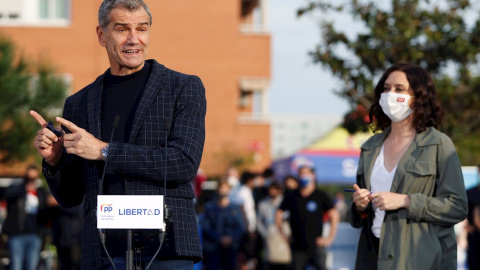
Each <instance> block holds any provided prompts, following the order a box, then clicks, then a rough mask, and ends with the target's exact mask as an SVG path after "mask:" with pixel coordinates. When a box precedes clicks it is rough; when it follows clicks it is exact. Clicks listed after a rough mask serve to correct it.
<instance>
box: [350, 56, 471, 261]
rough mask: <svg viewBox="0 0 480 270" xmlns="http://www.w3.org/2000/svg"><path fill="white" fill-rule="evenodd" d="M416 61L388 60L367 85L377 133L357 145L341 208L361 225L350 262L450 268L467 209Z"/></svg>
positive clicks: (428, 82) (431, 90)
mask: <svg viewBox="0 0 480 270" xmlns="http://www.w3.org/2000/svg"><path fill="white" fill-rule="evenodd" d="M442 118H443V112H442V110H441V108H440V104H439V102H438V100H437V96H436V90H435V85H434V83H433V80H432V79H431V77H430V75H429V74H428V73H427V72H426V71H425V70H424V69H423V68H421V67H419V66H416V65H411V64H395V65H393V66H391V67H390V68H389V69H388V70H387V71H386V72H385V73H384V74H383V76H382V77H381V78H380V81H379V82H378V84H377V86H376V88H375V90H374V102H373V105H372V107H371V109H370V119H371V120H372V121H373V124H374V130H375V131H382V132H381V133H377V134H375V135H374V136H372V138H370V139H369V140H368V141H367V142H365V143H364V144H363V145H362V147H361V150H362V151H361V156H360V160H359V164H358V170H357V183H356V184H354V185H353V187H354V189H355V192H354V193H353V201H352V204H351V205H350V207H349V209H348V211H347V218H348V220H349V222H350V223H351V225H352V226H353V227H356V228H362V233H361V235H360V240H359V246H358V251H357V259H356V269H369V270H371V269H457V245H456V237H455V232H454V230H453V226H454V225H455V224H456V223H458V222H460V221H462V220H464V219H465V217H466V215H467V209H468V207H467V197H466V192H465V186H464V182H463V176H462V171H461V167H460V162H459V159H458V156H457V153H456V150H455V146H454V145H453V143H452V141H451V140H450V139H449V138H448V137H447V136H446V135H445V134H443V133H441V132H439V131H438V130H437V128H438V127H439V125H440V124H441V122H442Z"/></svg>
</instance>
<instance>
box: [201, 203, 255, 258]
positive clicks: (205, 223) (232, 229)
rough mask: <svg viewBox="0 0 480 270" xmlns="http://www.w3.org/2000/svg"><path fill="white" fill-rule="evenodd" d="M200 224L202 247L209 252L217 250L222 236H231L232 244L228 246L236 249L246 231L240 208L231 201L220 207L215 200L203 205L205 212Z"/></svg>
mask: <svg viewBox="0 0 480 270" xmlns="http://www.w3.org/2000/svg"><path fill="white" fill-rule="evenodd" d="M200 226H201V228H202V236H203V237H202V240H203V248H204V250H205V251H206V252H210V253H215V252H217V251H218V249H219V247H220V244H219V243H220V239H221V238H222V237H223V236H230V237H232V239H233V244H232V246H231V247H230V248H231V249H233V250H237V249H238V247H239V244H240V240H241V238H242V236H243V234H244V233H245V231H246V227H245V222H244V220H243V214H242V209H241V208H240V207H239V206H237V205H235V204H232V203H230V204H229V205H228V206H227V207H225V208H221V207H220V206H218V203H217V202H216V201H211V202H209V203H207V204H206V205H205V213H204V214H203V217H202V218H201V220H200Z"/></svg>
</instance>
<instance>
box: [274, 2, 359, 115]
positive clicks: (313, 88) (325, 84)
mask: <svg viewBox="0 0 480 270" xmlns="http://www.w3.org/2000/svg"><path fill="white" fill-rule="evenodd" d="M305 3H306V1H304V0H270V1H269V5H270V20H269V21H270V29H271V36H272V77H271V85H270V92H269V95H270V96H269V111H270V113H272V114H294V115H301V114H308V115H334V116H338V115H340V116H343V115H344V114H345V113H346V112H347V111H348V110H349V108H350V106H349V104H348V103H347V101H346V100H345V99H342V98H340V97H339V96H337V95H335V94H334V89H335V88H336V84H338V83H339V82H338V81H337V79H335V78H333V76H332V74H331V73H329V72H328V71H327V70H325V69H323V68H322V67H321V66H320V65H316V64H314V63H313V62H312V60H311V58H310V56H309V55H308V52H309V51H312V50H313V49H314V48H315V46H316V44H318V41H319V40H320V29H319V27H318V25H317V24H316V22H315V20H314V19H313V18H312V17H311V16H303V17H301V18H297V17H296V11H297V9H298V8H299V7H301V6H302V5H303V4H305ZM337 88H338V87H337Z"/></svg>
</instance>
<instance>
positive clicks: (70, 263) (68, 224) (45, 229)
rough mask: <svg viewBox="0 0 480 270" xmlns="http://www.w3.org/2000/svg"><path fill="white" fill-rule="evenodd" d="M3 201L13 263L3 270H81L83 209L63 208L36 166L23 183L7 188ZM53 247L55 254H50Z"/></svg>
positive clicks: (5, 231) (4, 229) (28, 169)
mask: <svg viewBox="0 0 480 270" xmlns="http://www.w3.org/2000/svg"><path fill="white" fill-rule="evenodd" d="M1 199H2V206H4V207H5V208H6V209H5V210H6V211H5V212H4V213H5V214H6V215H5V216H3V217H2V219H3V224H2V227H1V228H2V230H1V233H2V234H3V235H5V236H6V239H7V241H6V243H5V244H6V249H7V250H8V254H9V256H8V258H9V260H8V261H7V263H5V265H3V264H2V265H1V266H0V268H2V269H3V267H6V266H8V268H7V269H10V270H22V269H27V270H37V269H44V270H50V269H62V270H73V269H80V265H81V262H80V254H81V250H80V241H81V231H82V209H81V206H79V207H74V208H71V209H65V208H63V207H61V206H59V205H58V203H57V201H56V200H55V199H54V198H53V196H52V195H51V194H50V192H49V190H48V188H45V187H44V185H43V184H42V181H41V179H40V172H39V169H38V168H37V167H36V166H34V165H30V166H28V167H27V169H26V171H25V175H24V177H23V178H22V179H21V181H18V182H14V183H12V184H11V185H10V186H9V187H7V188H6V189H5V190H4V191H3V192H2V196H1ZM2 239H3V238H2ZM51 247H55V248H54V250H55V252H48V250H51ZM41 254H44V256H41ZM53 254H56V256H55V258H56V259H55V260H54V256H53ZM2 262H3V261H2Z"/></svg>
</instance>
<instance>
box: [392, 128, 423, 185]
mask: <svg viewBox="0 0 480 270" xmlns="http://www.w3.org/2000/svg"><path fill="white" fill-rule="evenodd" d="M421 152H422V150H421V148H419V147H418V133H417V134H415V138H414V139H413V141H412V143H411V144H410V146H409V147H408V149H407V151H406V152H405V154H403V157H402V158H401V159H400V161H399V162H398V165H397V170H396V171H395V176H394V177H393V182H392V187H391V188H390V192H395V193H397V192H398V189H399V187H400V186H401V184H402V182H403V179H404V176H405V171H406V170H407V169H408V168H409V167H410V166H411V165H412V164H413V163H414V162H415V160H417V158H418V157H419V156H420V153H421Z"/></svg>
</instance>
